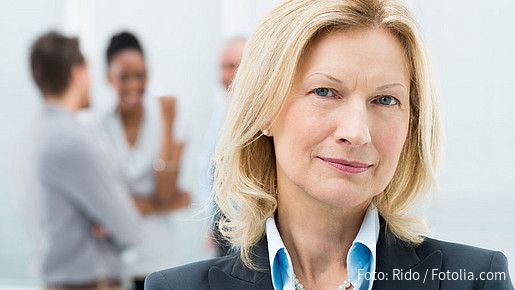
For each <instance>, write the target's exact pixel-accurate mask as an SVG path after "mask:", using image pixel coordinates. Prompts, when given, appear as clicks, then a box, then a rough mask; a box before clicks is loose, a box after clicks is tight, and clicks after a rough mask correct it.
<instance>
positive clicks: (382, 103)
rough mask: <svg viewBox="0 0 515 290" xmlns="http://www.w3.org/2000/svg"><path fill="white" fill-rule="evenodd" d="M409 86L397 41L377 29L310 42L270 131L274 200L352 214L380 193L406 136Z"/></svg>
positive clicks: (394, 165)
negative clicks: (305, 201) (283, 197)
mask: <svg viewBox="0 0 515 290" xmlns="http://www.w3.org/2000/svg"><path fill="white" fill-rule="evenodd" d="M409 80H410V76H409V71H408V69H407V60H406V59H405V56H404V55H403V48H402V47H401V44H400V42H398V41H397V40H396V39H395V38H394V37H393V36H392V35H390V34H389V33H388V32H386V31H384V30H382V29H369V30H354V31H338V32H332V33H330V34H328V35H326V36H324V37H322V38H320V39H318V40H317V41H316V42H315V43H313V45H312V46H311V48H310V49H309V51H308V52H307V53H306V54H305V55H304V57H303V58H302V59H301V63H300V68H299V70H298V71H297V75H296V76H295V80H294V84H293V89H292V91H291V92H290V94H289V95H288V97H287V100H286V102H285V104H284V106H283V108H282V109H281V112H280V113H279V115H278V117H277V119H276V120H275V121H274V123H273V124H272V126H271V128H270V129H271V130H270V132H271V134H272V135H273V142H274V146H275V154H276V162H277V178H278V186H279V194H281V192H284V191H288V192H290V193H294V194H289V196H297V194H302V195H307V196H308V197H310V198H312V199H314V200H315V201H318V202H321V203H324V204H326V205H328V206H330V207H335V208H351V207H357V206H363V205H367V204H368V203H369V202H370V201H371V199H372V197H373V196H375V195H377V194H379V193H381V192H382V191H383V190H384V189H385V188H386V186H387V185H388V183H389V182H390V180H391V179H392V177H393V175H394V172H395V169H396V167H397V164H398V162H399V156H400V154H401V151H402V148H403V145H404V142H405V140H406V137H407V133H408V124H409V117H410V104H409Z"/></svg>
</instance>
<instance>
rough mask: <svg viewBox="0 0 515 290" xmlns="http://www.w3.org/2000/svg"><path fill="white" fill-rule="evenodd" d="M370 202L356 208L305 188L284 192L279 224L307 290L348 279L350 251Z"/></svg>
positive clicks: (280, 197)
mask: <svg viewBox="0 0 515 290" xmlns="http://www.w3.org/2000/svg"><path fill="white" fill-rule="evenodd" d="M369 204H370V202H369V201H367V202H366V203H364V204H362V205H360V206H357V207H356V208H345V209H342V208H334V207H330V206H329V205H327V204H324V203H322V202H320V201H318V200H316V199H314V198H313V197H311V196H309V195H308V194H307V193H305V192H303V191H302V190H300V189H299V190H288V191H286V190H285V191H281V190H280V187H279V194H278V211H277V224H278V228H279V231H280V234H281V237H282V239H283V241H284V244H285V246H286V248H287V249H288V253H289V254H290V257H291V259H292V264H293V268H294V271H295V275H296V276H297V277H298V278H299V279H300V280H301V281H302V283H303V284H304V285H305V286H308V285H310V286H311V287H306V288H307V289H310V288H311V289H313V288H316V289H330V288H332V287H335V285H339V284H340V283H342V282H343V279H348V276H347V253H348V251H349V250H350V247H351V246H352V242H353V241H354V239H355V238H356V235H357V233H358V231H359V229H360V227H361V223H362V222H363V218H364V215H365V213H366V210H367V208H368V205H369Z"/></svg>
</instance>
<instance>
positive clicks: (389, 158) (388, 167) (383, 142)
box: [372, 119, 408, 176]
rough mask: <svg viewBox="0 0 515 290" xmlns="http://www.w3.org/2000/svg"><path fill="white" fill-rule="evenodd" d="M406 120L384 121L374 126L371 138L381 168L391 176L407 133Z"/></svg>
mask: <svg viewBox="0 0 515 290" xmlns="http://www.w3.org/2000/svg"><path fill="white" fill-rule="evenodd" d="M406 124H407V120H404V119H402V120H396V121H395V122H385V123H382V124H381V125H379V126H376V127H375V128H374V132H373V133H372V140H373V143H374V147H375V148H376V150H377V152H378V153H379V158H380V159H379V163H380V165H381V167H382V170H385V171H388V173H389V174H388V175H391V176H393V174H394V172H395V169H396V168H397V164H398V162H399V157H400V154H401V152H402V148H403V146H404V143H405V141H406V136H407V133H408V126H407V125H406Z"/></svg>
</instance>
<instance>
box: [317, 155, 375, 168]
mask: <svg viewBox="0 0 515 290" xmlns="http://www.w3.org/2000/svg"><path fill="white" fill-rule="evenodd" d="M319 158H320V159H322V160H324V161H326V162H331V163H337V164H341V165H347V166H351V167H356V168H368V167H370V166H372V165H373V164H366V163H361V162H357V161H348V160H345V159H336V158H324V157H319Z"/></svg>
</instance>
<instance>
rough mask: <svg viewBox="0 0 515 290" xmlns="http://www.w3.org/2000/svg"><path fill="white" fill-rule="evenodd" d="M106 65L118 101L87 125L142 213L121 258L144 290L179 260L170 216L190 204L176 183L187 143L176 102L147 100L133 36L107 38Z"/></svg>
mask: <svg viewBox="0 0 515 290" xmlns="http://www.w3.org/2000/svg"><path fill="white" fill-rule="evenodd" d="M107 66H108V67H107V79H108V82H109V84H110V85H111V86H112V88H113V89H114V91H115V92H116V94H117V97H118V98H117V101H118V102H117V105H116V107H115V108H114V109H112V110H110V111H108V112H107V114H99V116H96V117H94V118H92V119H94V120H93V121H94V122H91V123H90V125H91V127H92V128H93V129H94V130H93V131H94V133H95V135H96V137H97V138H98V141H100V142H99V143H100V144H101V145H102V146H103V148H104V149H105V151H106V152H107V155H109V157H111V160H110V161H112V165H113V168H114V171H115V173H116V174H117V176H118V177H119V179H120V181H121V183H123V184H124V185H125V186H126V188H127V191H128V192H130V193H131V194H132V196H133V199H134V201H135V203H136V204H137V206H138V208H139V209H140V211H141V212H142V213H143V214H145V219H144V230H145V233H142V235H143V234H145V238H143V239H142V242H141V243H140V244H139V245H138V246H137V247H135V248H133V249H132V250H130V251H128V252H127V254H126V255H125V257H126V267H127V269H126V272H127V274H128V275H129V276H131V277H132V279H133V280H134V284H135V287H134V289H135V290H138V289H143V281H144V277H145V276H146V275H147V274H148V273H150V272H152V271H157V270H159V269H163V268H166V267H171V266H173V265H176V263H177V260H178V259H177V257H178V254H179V250H178V249H177V246H178V245H176V243H175V242H174V239H173V238H174V236H175V235H177V233H176V232H174V228H173V224H172V223H171V219H170V218H171V217H170V215H169V213H170V212H171V211H173V210H176V209H180V208H184V207H187V206H188V205H189V202H190V198H189V195H188V193H186V192H184V191H181V190H180V189H179V186H178V184H177V179H178V175H179V165H180V158H181V155H182V150H183V146H184V141H185V140H184V137H183V136H182V135H184V134H182V133H183V132H181V130H182V128H180V126H178V125H177V123H178V122H177V121H176V120H177V117H176V115H177V112H176V100H175V98H173V97H160V98H159V99H158V98H155V97H153V96H145V93H146V89H147V67H146V64H145V57H144V53H143V48H142V46H141V44H140V42H139V41H138V39H137V38H136V37H135V36H134V35H133V34H131V33H128V32H121V33H118V34H116V35H114V36H113V37H112V38H111V41H110V43H109V47H108V49H107ZM90 121H91V120H90Z"/></svg>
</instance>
